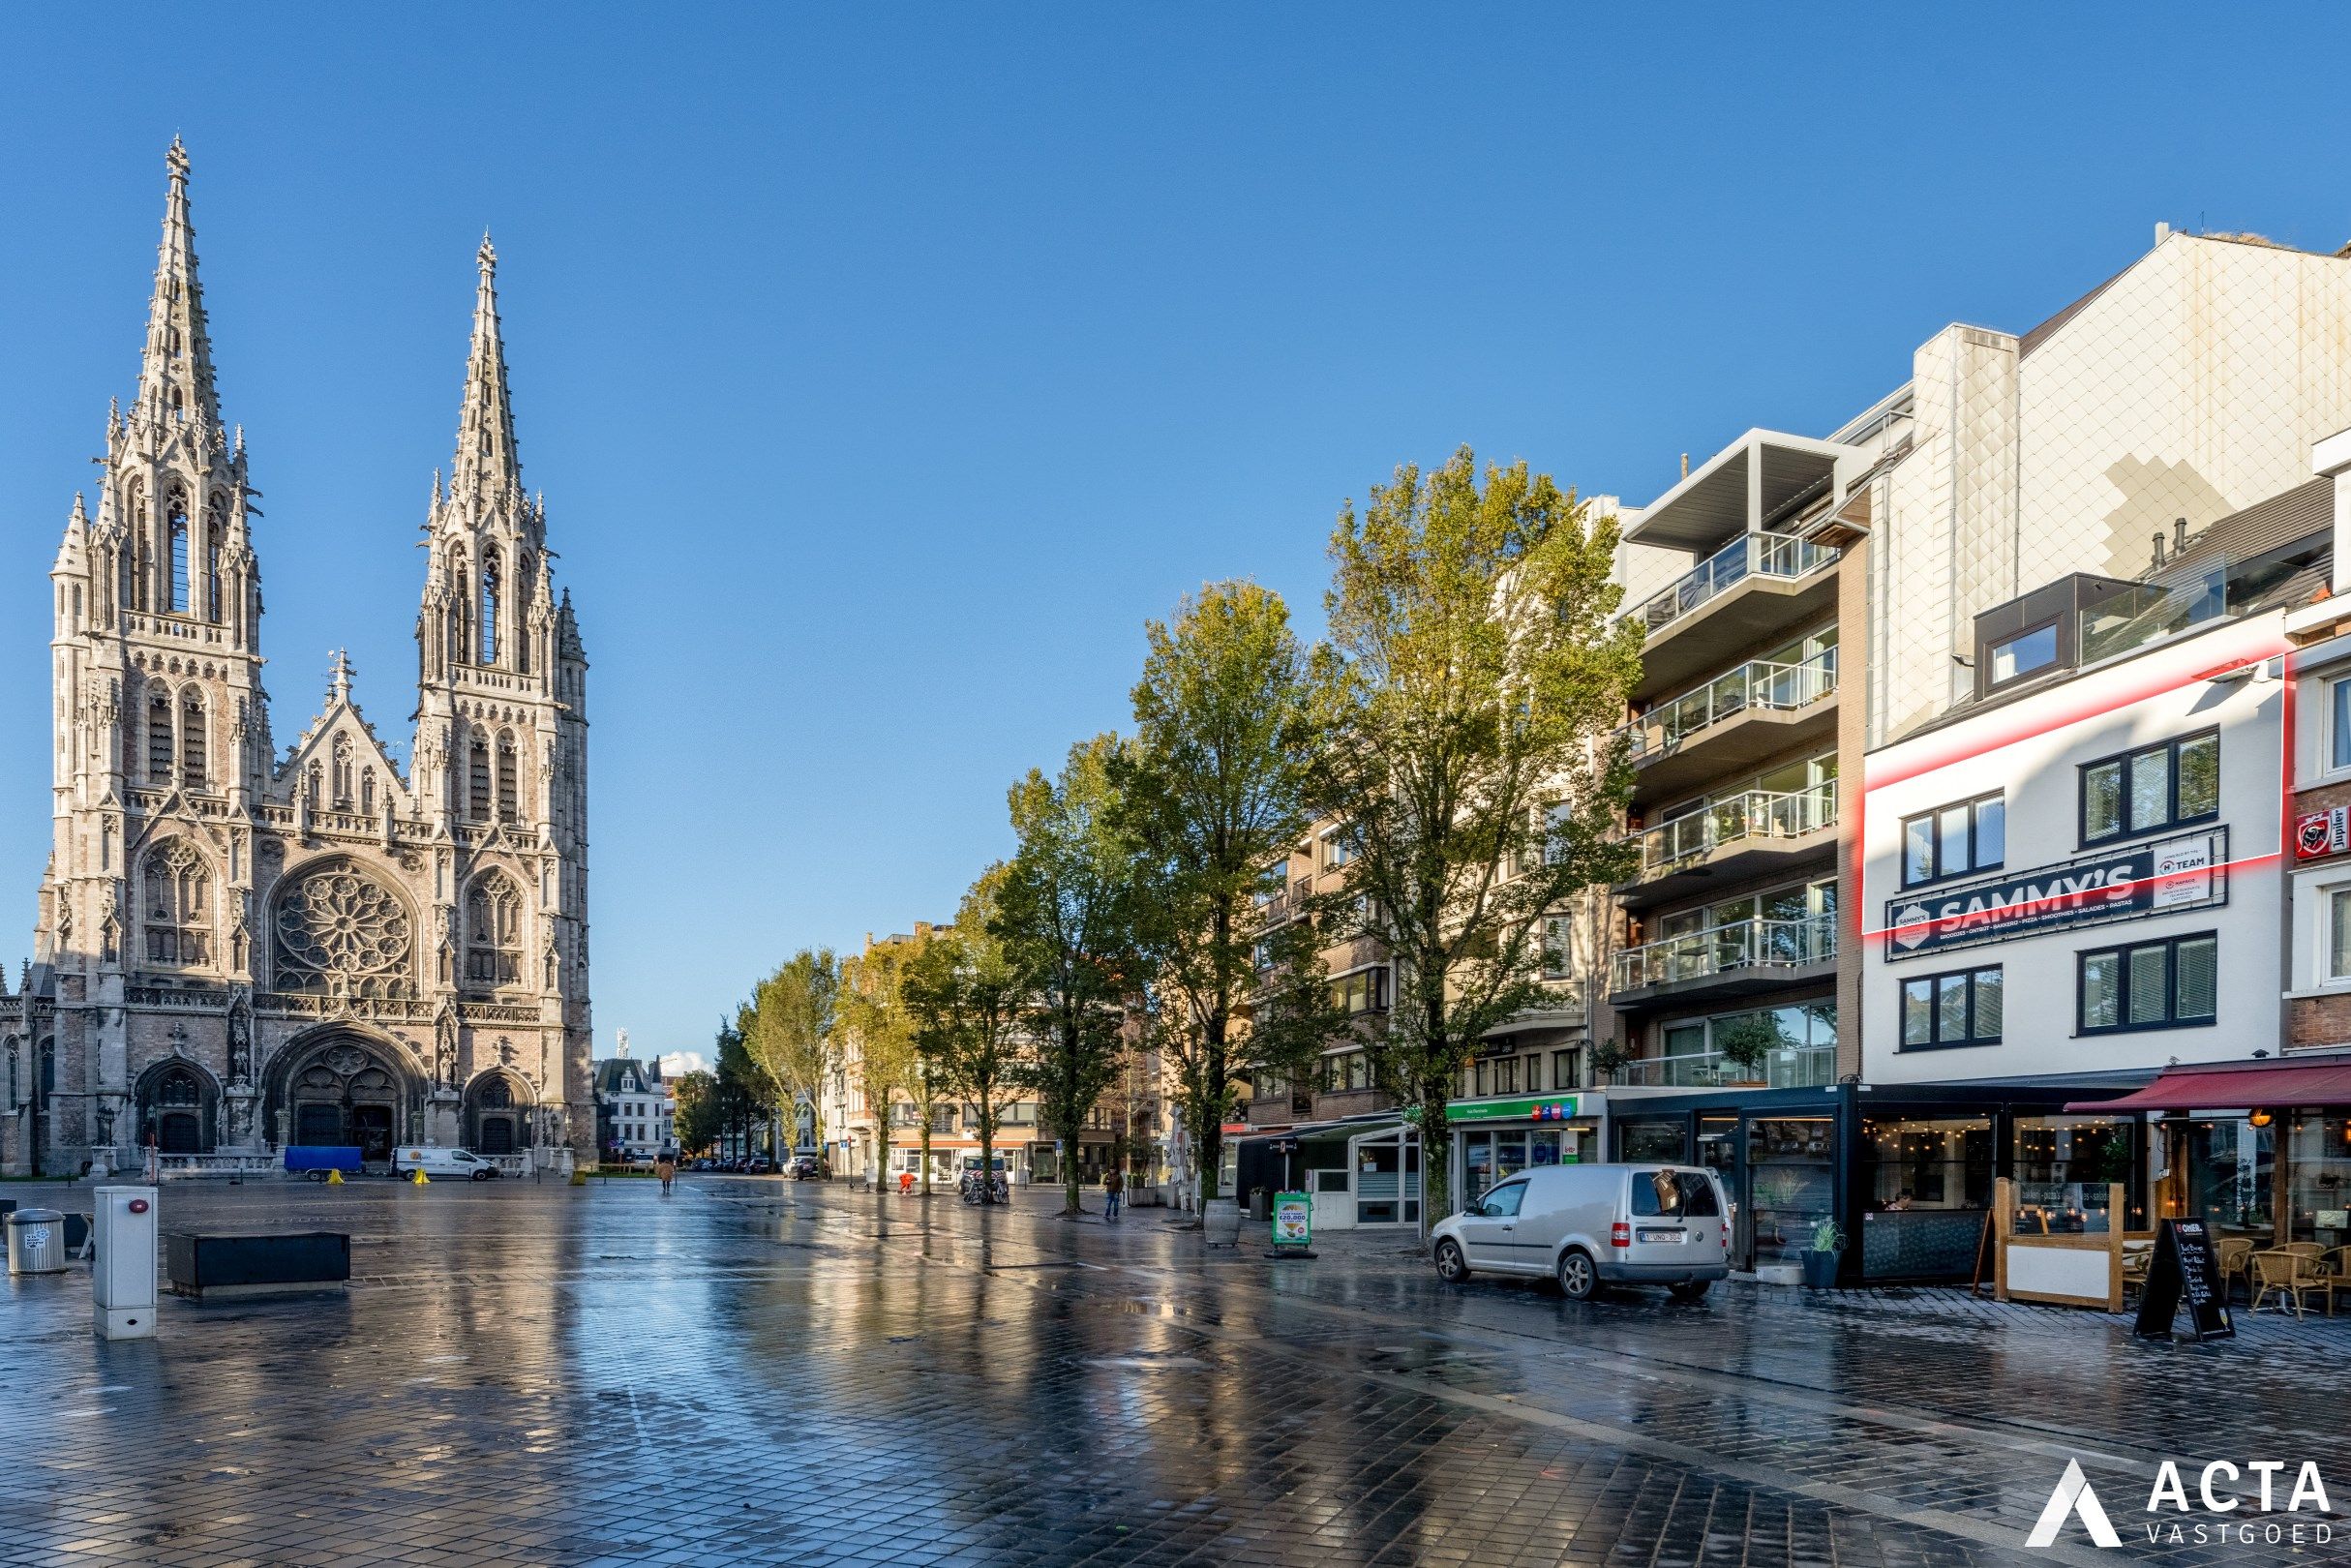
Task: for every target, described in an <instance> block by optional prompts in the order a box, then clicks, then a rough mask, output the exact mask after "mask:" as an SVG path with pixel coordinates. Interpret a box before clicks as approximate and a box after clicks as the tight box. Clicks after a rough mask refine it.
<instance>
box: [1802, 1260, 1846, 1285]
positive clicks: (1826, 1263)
mask: <svg viewBox="0 0 2351 1568" xmlns="http://www.w3.org/2000/svg"><path fill="white" fill-rule="evenodd" d="M1840 1255H1841V1254H1839V1253H1836V1252H1817V1251H1816V1252H1806V1253H1805V1254H1804V1283H1805V1285H1806V1286H1807V1287H1808V1288H1810V1289H1813V1290H1829V1289H1833V1288H1835V1286H1836V1282H1837V1258H1838V1257H1839V1256H1840Z"/></svg>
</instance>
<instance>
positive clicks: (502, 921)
mask: <svg viewBox="0 0 2351 1568" xmlns="http://www.w3.org/2000/svg"><path fill="white" fill-rule="evenodd" d="M522 924H523V900H522V896H521V895H520V894H519V893H517V892H516V891H515V890H514V884H513V883H511V882H509V881H507V880H506V879H505V878H504V877H502V876H500V875H499V874H498V873H497V872H496V871H490V872H485V873H483V875H482V877H481V878H480V880H479V881H477V882H475V883H474V885H473V889H472V890H471V891H470V892H468V893H467V895H466V979H467V980H468V981H470V982H472V983H473V984H475V985H514V984H518V983H520V982H521V980H522V976H523V938H522ZM630 1087H631V1088H634V1087H635V1086H634V1085H633V1084H632V1085H630Z"/></svg>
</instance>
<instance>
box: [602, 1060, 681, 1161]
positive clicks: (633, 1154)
mask: <svg viewBox="0 0 2351 1568" xmlns="http://www.w3.org/2000/svg"><path fill="white" fill-rule="evenodd" d="M595 1084H596V1146H597V1149H598V1150H599V1152H600V1153H601V1154H602V1155H603V1156H604V1158H606V1159H608V1160H618V1161H628V1160H637V1159H650V1158H652V1157H653V1156H655V1155H657V1154H659V1153H660V1152H661V1151H662V1150H664V1149H669V1150H672V1151H673V1152H674V1151H675V1150H676V1149H677V1147H678V1132H677V1121H678V1100H677V1096H676V1095H675V1094H674V1093H673V1092H672V1091H671V1089H670V1086H669V1084H668V1082H667V1081H666V1080H665V1079H664V1078H663V1077H662V1075H661V1060H660V1058H659V1057H652V1058H648V1059H647V1060H644V1061H639V1060H638V1059H637V1058H635V1057H633V1056H631V1055H630V1054H629V1048H628V1037H627V1035H626V1033H625V1032H623V1034H622V1035H621V1038H620V1043H619V1045H618V1055H616V1056H614V1057H611V1058H609V1059H608V1060H605V1061H602V1062H598V1063H597V1064H596V1065H595Z"/></svg>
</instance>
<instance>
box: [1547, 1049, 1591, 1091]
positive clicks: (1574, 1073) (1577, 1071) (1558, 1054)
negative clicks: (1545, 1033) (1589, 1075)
mask: <svg viewBox="0 0 2351 1568" xmlns="http://www.w3.org/2000/svg"><path fill="white" fill-rule="evenodd" d="M1576 1057H1577V1053H1576V1052H1574V1051H1553V1052H1552V1053H1551V1086H1552V1088H1553V1089H1573V1088H1575V1087H1577V1085H1578V1083H1579V1082H1580V1081H1581V1080H1582V1075H1583V1074H1582V1070H1581V1067H1580V1064H1579V1063H1578V1062H1577V1060H1576Z"/></svg>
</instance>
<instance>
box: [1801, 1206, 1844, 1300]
mask: <svg viewBox="0 0 2351 1568" xmlns="http://www.w3.org/2000/svg"><path fill="white" fill-rule="evenodd" d="M1842 1251H1845V1233H1844V1232H1843V1231H1841V1230H1839V1229H1838V1228H1837V1222H1836V1221H1834V1220H1824V1221H1821V1222H1820V1223H1819V1224H1817V1225H1815V1226H1813V1227H1812V1245H1811V1246H1810V1247H1809V1248H1807V1249H1805V1251H1804V1283H1805V1285H1806V1286H1807V1287H1808V1288H1810V1289H1813V1290H1827V1289H1830V1288H1832V1287H1834V1286H1835V1284H1836V1282H1837V1254H1838V1253H1839V1252H1842Z"/></svg>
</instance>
